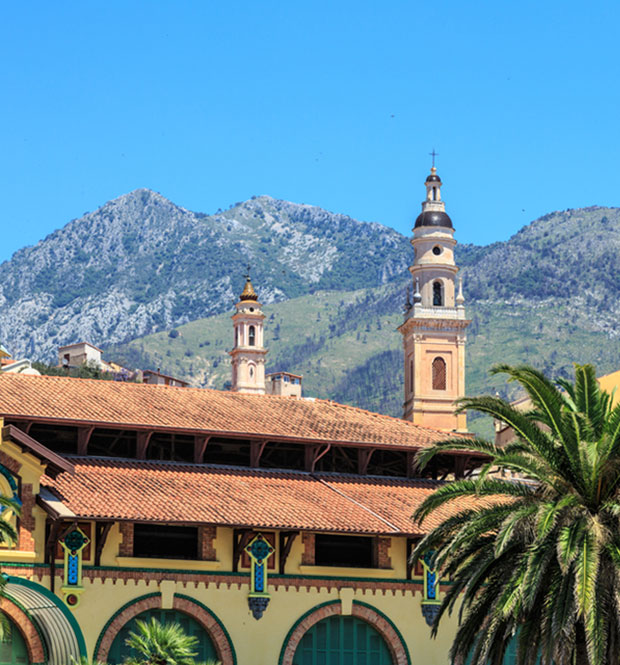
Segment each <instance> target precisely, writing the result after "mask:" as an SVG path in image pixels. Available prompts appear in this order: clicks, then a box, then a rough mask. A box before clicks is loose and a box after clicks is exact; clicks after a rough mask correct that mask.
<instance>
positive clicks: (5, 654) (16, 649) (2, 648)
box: [0, 623, 30, 665]
mask: <svg viewBox="0 0 620 665" xmlns="http://www.w3.org/2000/svg"><path fill="white" fill-rule="evenodd" d="M29 663H30V661H29V660H28V650H27V649H26V643H25V642H24V638H23V637H22V634H21V633H20V632H19V630H18V629H17V626H16V625H15V624H14V623H9V626H8V630H7V633H6V635H5V636H4V639H3V640H2V641H0V665H18V664H19V665H28V664H29Z"/></svg>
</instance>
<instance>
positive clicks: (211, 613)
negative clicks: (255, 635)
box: [174, 593, 237, 665]
mask: <svg viewBox="0 0 620 665" xmlns="http://www.w3.org/2000/svg"><path fill="white" fill-rule="evenodd" d="M174 597H175V598H182V599H183V600H188V601H189V602H190V603H194V605H198V607H200V608H201V609H203V610H204V611H205V612H207V614H209V615H210V616H211V617H212V618H213V619H215V622H216V623H217V625H218V626H219V627H220V628H221V629H222V632H223V633H224V636H225V637H226V639H227V640H228V644H230V652H231V654H232V659H233V665H237V654H236V653H235V645H234V644H233V641H232V640H231V639H230V634H229V633H228V631H227V630H226V626H225V625H224V624H223V623H222V621H221V620H220V618H219V617H218V616H217V614H215V612H213V610H211V609H209V608H208V607H207V606H206V605H204V604H203V603H201V602H200V601H199V600H196V599H195V598H192V597H191V596H186V595H185V594H182V593H175V594H174ZM179 611H181V610H179Z"/></svg>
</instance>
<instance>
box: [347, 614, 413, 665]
mask: <svg viewBox="0 0 620 665" xmlns="http://www.w3.org/2000/svg"><path fill="white" fill-rule="evenodd" d="M352 614H353V616H355V617H358V618H359V619H363V620H364V621H366V622H367V623H369V624H370V625H371V626H372V627H373V628H374V629H375V630H377V631H378V632H379V633H380V634H381V636H382V637H383V639H384V640H385V642H386V643H387V645H388V648H389V649H390V652H391V654H392V658H393V659H394V664H395V665H410V663H409V658H407V649H406V648H405V645H404V644H403V641H402V639H401V638H400V636H399V634H398V633H397V632H396V631H395V630H394V628H393V627H392V624H390V622H389V621H387V620H386V619H384V618H383V617H382V616H381V615H380V614H379V613H378V612H375V610H373V609H372V608H370V607H366V606H365V605H359V604H358V603H356V602H355V601H354V602H353V611H352Z"/></svg>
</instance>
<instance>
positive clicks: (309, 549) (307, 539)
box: [301, 531, 315, 566]
mask: <svg viewBox="0 0 620 665" xmlns="http://www.w3.org/2000/svg"><path fill="white" fill-rule="evenodd" d="M301 541H302V543H303V544H304V551H303V553H302V555H301V563H302V565H304V566H314V561H315V558H314V534H313V533H308V532H307V531H304V532H303V533H302V534H301Z"/></svg>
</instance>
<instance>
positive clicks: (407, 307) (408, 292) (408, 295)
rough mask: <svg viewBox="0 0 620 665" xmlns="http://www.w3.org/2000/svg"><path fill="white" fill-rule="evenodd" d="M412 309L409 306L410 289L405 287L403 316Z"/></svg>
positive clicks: (410, 305)
mask: <svg viewBox="0 0 620 665" xmlns="http://www.w3.org/2000/svg"><path fill="white" fill-rule="evenodd" d="M412 307H413V305H412V304H411V287H410V286H408V287H407V296H406V298H405V306H404V307H403V309H404V310H405V314H406V313H407V312H408V311H409V310H410V309H411V308H412Z"/></svg>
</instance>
